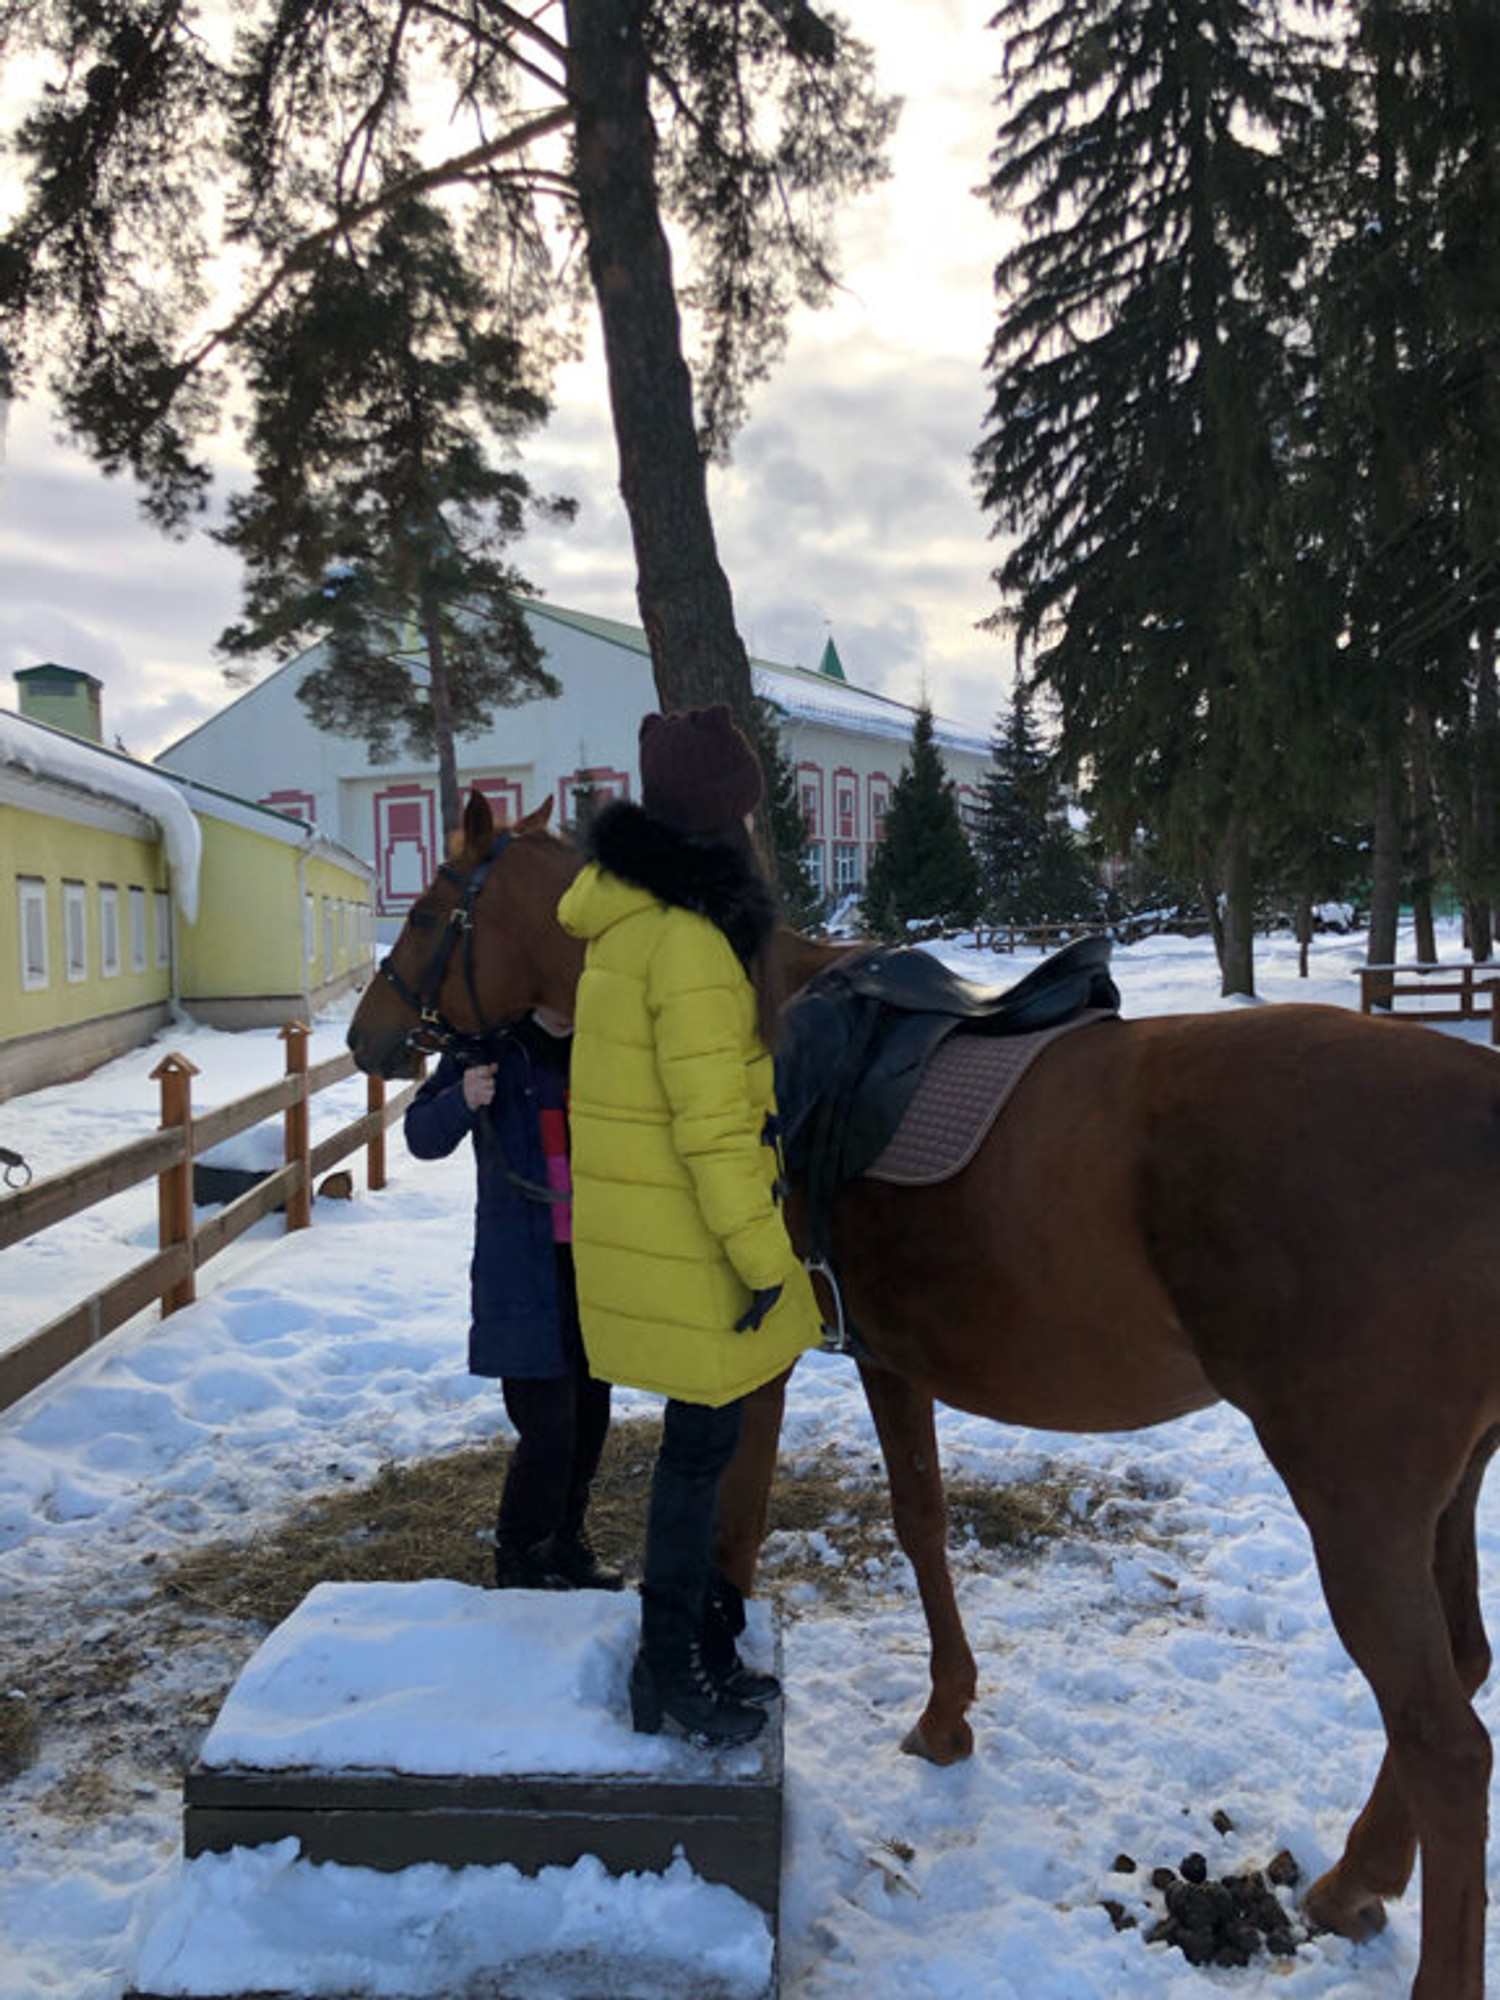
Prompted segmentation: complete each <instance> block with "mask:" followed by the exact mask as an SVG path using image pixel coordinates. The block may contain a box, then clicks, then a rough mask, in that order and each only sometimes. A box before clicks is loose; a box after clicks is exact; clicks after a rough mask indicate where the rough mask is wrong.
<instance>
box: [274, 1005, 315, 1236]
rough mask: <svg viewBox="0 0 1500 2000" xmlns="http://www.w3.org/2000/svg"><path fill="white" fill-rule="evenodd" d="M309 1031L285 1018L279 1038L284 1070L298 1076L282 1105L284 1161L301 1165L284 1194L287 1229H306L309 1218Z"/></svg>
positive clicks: (310, 1191) (310, 1179)
mask: <svg viewBox="0 0 1500 2000" xmlns="http://www.w3.org/2000/svg"><path fill="white" fill-rule="evenodd" d="M310 1032H311V1031H310V1030H309V1028H308V1026H307V1024H306V1022H305V1021H288V1022H287V1024H286V1026H285V1027H284V1028H283V1029H282V1031H281V1039H282V1041H284V1042H285V1043H286V1073H287V1075H288V1076H296V1077H300V1078H301V1079H302V1087H301V1089H300V1090H299V1091H298V1092H297V1095H296V1096H295V1097H294V1098H293V1099H292V1101H291V1103H290V1104H289V1105H288V1106H287V1108H286V1148H285V1156H286V1163H287V1165H288V1166H289V1167H290V1166H293V1165H294V1164H296V1163H297V1162H298V1161H300V1162H301V1165H302V1185H301V1186H300V1187H296V1188H293V1189H292V1190H291V1191H290V1193H289V1194H288V1195H287V1198H286V1226H287V1228H288V1229H306V1228H307V1226H308V1224H309V1223H310V1222H311V1221H312V1160H311V1158H310V1153H311V1145H310V1141H309V1132H310V1128H311V1120H310V1118H309V1116H308V1105H307V1043H308V1036H309V1034H310Z"/></svg>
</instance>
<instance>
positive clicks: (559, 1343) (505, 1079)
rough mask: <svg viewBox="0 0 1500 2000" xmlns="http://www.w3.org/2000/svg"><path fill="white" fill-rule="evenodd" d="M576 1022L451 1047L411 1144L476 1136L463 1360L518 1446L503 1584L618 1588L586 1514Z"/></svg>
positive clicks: (502, 1515) (418, 1147)
mask: <svg viewBox="0 0 1500 2000" xmlns="http://www.w3.org/2000/svg"><path fill="white" fill-rule="evenodd" d="M571 1046H572V1044H571V1025H570V1024H569V1023H568V1022H566V1021H564V1020H562V1019H561V1018H560V1017H558V1016H555V1015H551V1014H548V1013H546V1012H544V1011H539V1012H538V1013H537V1014H534V1015H531V1016H528V1017H527V1018H526V1019H525V1020H522V1021H520V1022H518V1023H516V1024H515V1025H514V1026H513V1027H510V1028H507V1029H505V1030H503V1031H502V1032H500V1033H499V1034H497V1035H496V1037H495V1040H494V1044H493V1060H492V1061H489V1062H484V1063H470V1064H463V1063H460V1062H458V1061H456V1060H455V1059H454V1058H453V1057H452V1056H449V1055H445V1056H444V1057H443V1058H442V1060H441V1061H440V1062H439V1063H438V1066H437V1068H436V1069H435V1070H434V1071H433V1073H432V1075H431V1076H430V1077H428V1078H427V1080H426V1082H425V1083H423V1085H422V1087H421V1089H420V1090H419V1091H418V1092H417V1094H416V1096H415V1097H414V1098H413V1099H412V1101H411V1103H410V1104H409V1105H408V1106H407V1111H406V1120H405V1132H406V1143H407V1146H408V1147H409V1148H410V1150H411V1151H412V1153H414V1154H415V1155H416V1157H417V1158H418V1159H419V1160H440V1159H444V1158H446V1157H447V1155H448V1154H450V1153H451V1152H452V1151H453V1150H454V1148H455V1147H456V1146H459V1145H461V1144H462V1142H463V1141H464V1140H465V1139H466V1138H469V1137H471V1136H472V1138H473V1141H474V1156H475V1168H476V1178H477V1183H478V1188H477V1199H476V1203H475V1211H474V1254H473V1260H472V1262H471V1264H470V1270H469V1276H470V1295H471V1297H470V1305H471V1320H470V1326H469V1369H470V1372H471V1373H472V1374H475V1375H487V1376H497V1377H498V1378H499V1381H500V1386H501V1390H502V1392H503V1394H504V1397H505V1409H506V1414H507V1415H508V1416H509V1418H510V1420H511V1422H512V1424H513V1425H514V1426H515V1431H516V1444H515V1449H514V1451H513V1452H512V1453H511V1460H510V1466H509V1469H508V1470H507V1472H506V1476H505V1483H504V1485H503V1487H502V1489H501V1494H500V1508H499V1516H498V1519H497V1522H496V1529H495V1581H496V1583H497V1584H498V1585H499V1586H500V1588H501V1589H513V1588H517V1587H520V1588H532V1589H552V1590H589V1589H592V1590H618V1589H620V1588H621V1586H622V1583H623V1578H621V1577H620V1576H618V1575H616V1574H615V1573H613V1572H612V1571H607V1570H603V1569H601V1568H600V1567H599V1564H598V1561H597V1559H596V1558H595V1555H594V1552H593V1549H592V1548H591V1547H590V1544H589V1540H588V1535H587V1533H586V1531H585V1528H584V1517H585V1515H586V1513H587V1511H588V1502H589V1491H590V1488H591V1486H592V1484H593V1478H594V1473H595V1471H596V1470H597V1468H598V1464H599V1455H600V1453H601V1451H602V1450H603V1448H604V1439H605V1435H606V1433H607V1432H608V1430H609V1417H610V1389H609V1384H608V1383H607V1382H600V1381H597V1380H596V1379H595V1377H594V1376H592V1375H591V1374H590V1373H589V1368H588V1362H587V1360H586V1359H585V1357H584V1352H583V1340H582V1336H581V1334H580V1332H579V1328H578V1292H577V1286H576V1283H575V1280H574V1275H573V1248H572V1205H571V1200H570V1192H571V1188H570V1179H569V1172H568V1136H567V1089H568V1060H569V1055H570V1052H571Z"/></svg>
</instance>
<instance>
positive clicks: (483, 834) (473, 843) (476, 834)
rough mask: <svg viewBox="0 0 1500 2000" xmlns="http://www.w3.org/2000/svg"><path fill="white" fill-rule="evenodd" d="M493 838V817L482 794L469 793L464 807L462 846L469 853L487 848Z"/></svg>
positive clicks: (488, 803) (476, 792)
mask: <svg viewBox="0 0 1500 2000" xmlns="http://www.w3.org/2000/svg"><path fill="white" fill-rule="evenodd" d="M494 837H495V815H494V814H493V812H491V810H490V802H489V800H488V799H487V798H486V797H485V795H484V793H483V792H480V791H473V792H470V794H469V796H468V800H467V802H466V804H465V806H464V846H465V847H466V848H467V849H468V850H469V851H470V852H471V853H476V854H477V853H478V851H479V849H480V848H482V847H488V846H489V844H490V842H491V841H492V840H493V839H494Z"/></svg>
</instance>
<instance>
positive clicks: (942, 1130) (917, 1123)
mask: <svg viewBox="0 0 1500 2000" xmlns="http://www.w3.org/2000/svg"><path fill="white" fill-rule="evenodd" d="M1118 1018H1119V1017H1118V1016H1117V1015H1116V1014H1115V1013H1114V1012H1113V1011H1112V1010H1110V1009H1107V1008H1102V1007H1099V1008H1088V1009H1085V1011H1084V1012H1083V1013H1081V1014H1075V1015H1074V1017H1073V1019H1072V1020H1071V1021H1063V1022H1060V1023H1059V1025H1058V1026H1057V1027H1055V1028H1043V1029H1041V1030H1040V1031H1039V1032H1038V1033H1037V1034H1034V1035H968V1034H953V1035H949V1036H948V1037H947V1039H946V1040H945V1041H943V1042H940V1043H939V1044H938V1046H937V1048H936V1049H934V1050H933V1052H932V1055H931V1057H930V1058H929V1059H928V1063H927V1067H926V1069H925V1070H924V1071H923V1073H922V1081H921V1082H920V1083H919V1084H918V1086H917V1090H916V1095H915V1096H914V1097H913V1098H912V1101H911V1103H910V1104H909V1105H908V1106H907V1108H906V1115H905V1116H904V1117H903V1118H902V1120H901V1123H900V1124H899V1125H898V1126H897V1128H896V1130H895V1133H894V1135H893V1136H892V1137H891V1139H890V1140H889V1141H888V1142H887V1144H886V1147H885V1149H884V1151H883V1152H881V1153H880V1154H879V1155H878V1157H877V1158H876V1159H875V1161H874V1163H873V1164H872V1165H871V1166H869V1167H867V1168H866V1169H865V1177H866V1178H867V1179H869V1180H874V1181H895V1182H897V1183H898V1184H899V1185H901V1186H903V1187H925V1186H928V1185H930V1184H931V1183H932V1182H934V1181H946V1180H950V1179H951V1178H952V1177H953V1175H954V1174H956V1173H960V1172H961V1171H962V1170H963V1169H964V1168H965V1167H966V1166H967V1165H968V1164H969V1162H970V1160H972V1159H973V1157H974V1155H975V1154H976V1153H977V1152H978V1151H979V1147H980V1143H981V1142H982V1140H983V1138H984V1135H985V1134H986V1132H988V1131H989V1129H990V1127H991V1126H992V1125H993V1124H994V1122H995V1120H996V1119H997V1118H998V1117H999V1116H1000V1113H1001V1112H1002V1111H1003V1110H1004V1108H1005V1102H1006V1099H1007V1098H1008V1097H1009V1096H1010V1094H1011V1092H1012V1091H1013V1090H1014V1089H1015V1087H1016V1085H1017V1084H1018V1083H1019V1082H1020V1081H1021V1078H1022V1077H1023V1076H1024V1075H1025V1074H1026V1072H1027V1070H1028V1069H1029V1068H1030V1067H1031V1065H1032V1063H1033V1062H1034V1061H1035V1059H1036V1058H1037V1056H1039V1055H1040V1054H1041V1052H1042V1050H1043V1049H1044V1048H1046V1047H1047V1046H1048V1044H1049V1043H1051V1042H1055V1041H1056V1040H1057V1038H1058V1036H1059V1035H1069V1034H1071V1033H1072V1032H1073V1030H1074V1029H1075V1028H1084V1027H1089V1026H1091V1025H1092V1024H1093V1023H1094V1022H1096V1021H1113V1020H1117V1019H1118Z"/></svg>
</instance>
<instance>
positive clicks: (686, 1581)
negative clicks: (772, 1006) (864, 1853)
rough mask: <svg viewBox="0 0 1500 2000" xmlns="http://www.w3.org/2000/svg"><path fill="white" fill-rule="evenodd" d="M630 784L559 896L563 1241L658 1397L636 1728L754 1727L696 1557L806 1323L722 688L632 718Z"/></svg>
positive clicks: (752, 891)
mask: <svg viewBox="0 0 1500 2000" xmlns="http://www.w3.org/2000/svg"><path fill="white" fill-rule="evenodd" d="M640 761H641V792H642V803H641V805H639V806H636V805H631V804H628V803H617V804H614V805H610V806H607V807H605V808H604V810H603V811H602V812H600V813H599V815H598V816H597V818H596V819H595V820H594V822H593V825H592V826H591V828H590V831H589V837H588V844H589V849H590V853H591V856H592V859H591V860H590V862H589V863H588V865H587V866H586V867H585V868H584V869H583V871H582V872H581V873H580V875H579V876H578V877H577V879H576V880H575V881H574V883H573V885H572V886H571V888H569V890H568V891H567V893H566V895H565V896H564V897H563V899H562V902H561V903H560V904H559V906H558V916H559V919H560V921H561V922H562V924H563V926H564V928H565V929H567V930H568V931H570V932H571V933H572V934H573V935H574V936H576V937H581V938H583V939H585V940H586V942H587V954H586V957H585V963H584V972H583V978H582V981H581V982H580V985H579V989H578V1008H577V1018H576V1033H575V1037H574V1047H573V1075H572V1098H571V1128H572V1144H573V1185H574V1205H573V1247H574V1258H575V1262H576V1265H577V1271H578V1301H579V1313H580V1318H581V1321H582V1326H583V1337H584V1344H585V1347H586V1349H587V1351H588V1358H589V1367H590V1369H591V1371H592V1372H593V1373H594V1374H595V1375H596V1376H598V1377H600V1378H601V1379H603V1380H606V1381H611V1382H619V1383H624V1384H627V1385H629V1386H631V1387H635V1388H642V1389H651V1390H655V1391H657V1392H659V1393H660V1394H662V1395H665V1396H666V1397H667V1398H668V1401H667V1407H666V1411H665V1415H664V1418H663V1425H662V1445H661V1451H660V1455H659V1457H658V1460H657V1466H656V1472H655V1476H654V1478H653V1482H652V1495H651V1510H650V1515H649V1518H648V1523H647V1533H646V1552H645V1562H644V1567H643V1575H642V1581H641V1646H640V1651H639V1652H638V1654H637V1656H636V1661H635V1666H634V1669H633V1671H632V1675H631V1708H632V1715H633V1719H634V1722H635V1726H636V1727H637V1728H638V1729H645V1730H653V1731H654V1730H657V1729H660V1728H661V1727H662V1725H663V1723H664V1722H665V1723H670V1724H671V1725H672V1726H673V1727H675V1728H677V1729H678V1730H680V1731H682V1732H683V1733H685V1734H687V1735H689V1736H692V1737H694V1738H696V1739H698V1740H700V1741H705V1742H710V1743H726V1742H742V1741H747V1740H748V1739H749V1738H750V1737H751V1736H753V1735H754V1734H755V1733H756V1732H757V1731H758V1730H759V1729H760V1728H761V1726H762V1725H763V1723H764V1720H765V1715H764V1707H763V1705H762V1704H763V1703H764V1702H765V1701H766V1700H768V1699H772V1698H774V1696H775V1695H776V1694H777V1693H778V1692H779V1689H778V1688H777V1685H776V1683H775V1682H774V1680H772V1679H771V1677H770V1676H769V1675H757V1674H752V1673H751V1672H750V1671H749V1670H748V1669H747V1668H745V1667H744V1666H743V1664H742V1663H741V1662H740V1660H739V1658H738V1655H737V1653H736V1652H735V1648H734V1632H735V1630H736V1629H738V1626H739V1625H741V1624H742V1623H743V1612H742V1609H741V1607H740V1605H739V1603H738V1600H737V1598H736V1597H735V1594H734V1593H733V1591H732V1590H731V1589H730V1587H729V1586H728V1584H727V1582H726V1581H725V1580H724V1579H723V1578H720V1577H717V1576H716V1575H715V1574H714V1571H713V1561H712V1549H713V1533H714V1519H715V1507H714V1503H715V1496H716V1492H717V1487H718V1480H719V1475H720V1474H721V1473H722V1471H723V1469H724V1467H725V1465H727V1463H728V1461H729V1459H730V1457H731V1456H732V1455H733V1451H734V1446H735V1443H736V1441H737V1439H738V1436H739V1426H740V1412H741V1401H742V1398H743V1397H744V1396H745V1395H746V1394H747V1393H748V1391H749V1390H751V1389H753V1388H756V1387H758V1386H759V1385H760V1384H761V1383H763V1382H767V1381H769V1380H770V1379H771V1378H772V1377H773V1376H775V1375H779V1374H780V1373H781V1372H782V1370H783V1369H784V1368H786V1367H787V1366H788V1364H789V1363H790V1362H791V1361H792V1360H793V1359H794V1358H795V1357H796V1355H798V1354H799V1353H800V1352H802V1350H803V1349H804V1348H807V1347H810V1346H813V1345H815V1344H816V1342H817V1339H818V1334H819V1316H818V1310H817V1306H816V1303H815V1301H814V1299H813V1294H812V1287H811V1284H810V1282H809V1280H808V1277H807V1273H806V1272H805V1271H804V1269H803V1268H802V1265H801V1263H800V1261H799V1260H798V1258H797V1255H796V1252H795V1251H794V1249H793V1248H792V1244H791V1239H790V1237H789V1236H788V1234H787V1230H786V1224H785V1221H784V1220H783V1216H782V1210H781V1206H780V1202H781V1194H782V1188H781V1181H780V1163H779V1149H778V1146H777V1143H776V1127H775V1100H774V1092H773V1079H772V1059H771V1053H770V1047H769V1045H768V1044H769V1041H770V1036H771V1034H772V1033H773V1032H774V1028H773V1024H772V1022H771V1020H770V1019H769V1018H767V1008H766V1004H765V1002H764V1001H763V1000H762V999H761V997H760V993H761V992H763V990H764V982H763V981H762V985H761V988H760V989H758V987H757V980H756V975H757V974H758V973H762V972H763V970H764V966H763V958H764V952H765V950H766V947H767V945H768V943H769V940H770V935H771V931H772V929H773V927H774V910H773V905H772V901H771V896H770V892H769V890H768V889H767V887H766V884H765V882H764V879H763V878H762V876H761V874H760V872H759V870H758V868H757V866H756V863H755V856H754V849H753V847H752V845H751V842H750V837H749V833H748V831H747V828H746V825H745V821H746V818H747V816H748V814H749V813H751V812H752V811H753V810H754V807H755V805H756V804H757V802H758V801H759V798H760V795H761V784H762V780H761V772H760V765H759V762H758V761H757V759H756V756H755V753H754V751H753V749H752V748H751V746H750V744H749V742H748V741H747V739H746V738H745V736H744V735H743V734H742V733H741V731H740V730H739V729H738V728H737V727H736V725H735V723H734V721H733V718H732V717H731V715H730V713H729V710H728V709H727V708H725V707H723V706H718V707H715V708H710V709H690V710H685V711H683V712H682V713H680V714H676V715H672V716H660V715H651V716H647V718H646V720H645V721H644V722H643V723H642V725H641V740H640Z"/></svg>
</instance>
